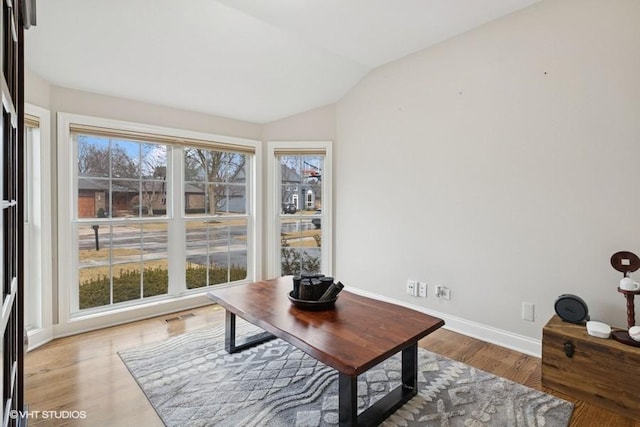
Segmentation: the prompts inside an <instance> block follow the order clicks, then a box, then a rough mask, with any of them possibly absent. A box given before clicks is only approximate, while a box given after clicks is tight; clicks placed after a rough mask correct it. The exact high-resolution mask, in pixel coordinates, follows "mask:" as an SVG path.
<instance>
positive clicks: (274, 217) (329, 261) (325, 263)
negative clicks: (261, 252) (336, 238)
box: [265, 141, 334, 277]
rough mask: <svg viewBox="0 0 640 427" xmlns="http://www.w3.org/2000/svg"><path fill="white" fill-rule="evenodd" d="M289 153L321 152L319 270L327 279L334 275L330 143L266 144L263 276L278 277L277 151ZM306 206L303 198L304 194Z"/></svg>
mask: <svg viewBox="0 0 640 427" xmlns="http://www.w3.org/2000/svg"><path fill="white" fill-rule="evenodd" d="M283 151H286V152H291V153H296V154H301V155H304V154H305V152H318V151H324V153H325V154H324V164H323V169H322V218H321V221H322V228H320V230H321V239H322V258H321V264H322V271H321V273H323V274H325V275H327V276H333V252H334V251H333V142H332V141H269V142H268V143H267V153H266V158H267V183H268V186H269V187H268V189H267V192H266V197H267V218H266V221H267V226H266V228H267V248H266V250H265V254H266V275H267V277H276V276H279V275H280V271H281V267H280V262H281V259H280V210H281V209H282V207H281V201H280V199H279V197H278V195H279V194H280V193H279V188H278V185H279V183H280V177H279V176H278V173H277V172H278V171H279V161H278V158H277V157H276V155H277V153H278V152H283ZM304 202H305V206H306V195H305V200H304Z"/></svg>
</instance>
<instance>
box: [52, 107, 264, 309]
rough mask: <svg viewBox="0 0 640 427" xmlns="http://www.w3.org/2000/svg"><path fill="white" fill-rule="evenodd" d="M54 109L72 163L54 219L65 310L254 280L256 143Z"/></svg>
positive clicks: (108, 305) (147, 299)
mask: <svg viewBox="0 0 640 427" xmlns="http://www.w3.org/2000/svg"><path fill="white" fill-rule="evenodd" d="M60 116H61V118H60V119H59V121H61V125H62V126H66V129H67V132H68V134H67V138H68V141H69V145H68V147H67V148H66V150H67V152H66V156H67V158H68V159H69V160H70V163H71V165H72V167H71V173H70V174H68V175H67V174H64V173H63V174H62V175H63V176H62V177H61V180H65V179H66V180H68V181H67V182H66V183H64V185H65V186H69V187H70V188H72V192H71V194H72V195H73V197H72V198H70V199H69V200H67V201H66V202H67V203H68V204H66V206H67V207H68V208H69V209H68V210H69V212H68V214H67V215H66V216H65V215H61V216H63V217H64V218H66V219H62V220H61V221H60V223H59V226H60V227H63V224H67V225H68V229H69V231H70V233H69V236H70V237H71V247H72V248H73V250H72V252H71V253H70V254H69V255H70V259H67V258H61V260H60V263H69V266H70V268H69V269H68V270H64V271H62V274H61V279H63V276H64V275H65V274H66V275H67V277H66V279H67V280H69V283H73V286H71V287H70V289H69V290H68V310H67V311H68V313H69V314H70V315H82V314H83V313H91V312H95V311H105V310H110V309H114V308H116V309H117V308H118V307H128V306H135V305H140V304H145V303H146V302H157V301H166V300H170V299H175V298H180V297H184V296H186V295H190V294H194V293H198V292H202V290H203V289H206V288H207V287H209V286H213V285H219V284H226V283H232V282H238V281H244V280H249V279H253V278H254V275H255V271H256V259H257V253H256V249H255V248H256V243H255V242H256V238H255V234H254V233H255V230H256V227H255V226H253V224H254V223H255V220H254V219H255V205H256V203H255V200H254V195H255V191H254V187H255V182H254V168H255V165H256V150H257V147H258V143H257V142H255V141H249V140H240V139H237V138H225V137H220V136H216V135H206V134H199V133H193V132H186V131H179V130H174V129H166V128H157V127H151V126H142V125H138V124H132V123H123V122H116V121H109V120H101V119H95V118H89V117H84V116H76V115H68V114H61V115H60ZM59 127H60V124H59ZM59 140H60V138H59ZM64 202H65V200H64V198H63V197H62V194H61V208H62V209H61V212H65V210H64V207H65V203H64ZM62 283H63V282H62V280H61V286H62Z"/></svg>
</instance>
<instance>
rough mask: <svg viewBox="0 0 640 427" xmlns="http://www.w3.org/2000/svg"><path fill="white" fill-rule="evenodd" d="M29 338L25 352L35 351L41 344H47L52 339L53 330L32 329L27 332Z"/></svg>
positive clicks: (49, 328)
mask: <svg viewBox="0 0 640 427" xmlns="http://www.w3.org/2000/svg"><path fill="white" fill-rule="evenodd" d="M27 334H28V336H29V347H28V350H27V351H31V350H35V349H36V348H38V347H40V346H41V345H43V344H46V343H48V342H49V341H51V340H52V339H53V328H52V327H51V326H50V327H48V328H40V329H33V330H31V331H29V332H27Z"/></svg>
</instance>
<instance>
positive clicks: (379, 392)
mask: <svg viewBox="0 0 640 427" xmlns="http://www.w3.org/2000/svg"><path fill="white" fill-rule="evenodd" d="M254 330H255V327H254V326H252V325H248V324H246V323H243V324H240V325H238V331H239V332H240V333H251V332H252V331H254ZM120 357H121V358H122V360H123V361H124V363H125V364H126V366H127V368H128V369H129V371H130V372H131V374H132V375H133V377H134V378H135V379H136V381H137V382H138V384H139V385H140V387H141V388H142V390H143V391H144V393H145V394H146V396H147V398H148V399H149V401H150V402H151V404H152V405H153V407H154V408H155V409H156V411H157V412H158V415H159V416H160V418H161V419H162V421H163V422H164V423H165V425H167V426H172V427H173V426H176V427H177V426H180V427H185V426H191V427H196V426H197V427H203V426H233V427H257V426H283V427H285V426H286V427H291V426H301V427H302V426H304V427H311V426H334V425H337V424H338V384H337V383H338V381H337V379H338V375H337V372H336V371H335V370H334V369H332V368H329V367H328V366H326V365H323V364H322V363H320V362H318V361H316V360H315V359H313V358H312V357H310V356H308V355H306V354H305V353H303V352H301V351H300V350H297V349H296V348H295V347H293V346H291V345H290V344H288V343H286V342H285V341H282V340H280V339H276V340H272V341H269V342H267V343H264V344H261V345H259V346H256V347H253V348H250V349H247V350H245V351H243V352H241V353H237V354H233V355H230V354H227V353H226V351H225V350H224V327H217V328H212V329H206V330H201V331H195V332H189V333H186V334H184V335H181V336H178V337H175V338H172V339H169V340H168V341H165V342H162V343H159V344H154V345H147V346H144V347H142V348H136V349H132V350H127V351H122V352H120ZM418 357H419V368H418V378H419V384H418V385H419V392H418V394H417V395H416V396H415V397H414V398H413V399H411V400H410V401H409V402H407V403H406V404H405V405H404V406H402V407H401V408H400V409H398V410H397V411H396V412H395V413H394V414H392V415H391V416H390V417H389V418H387V419H386V420H385V421H384V423H383V424H382V425H383V426H450V427H455V426H460V427H480V426H500V427H502V426H504V427H507V426H508V427H513V426H550V427H562V426H567V425H568V422H569V419H570V417H571V413H572V411H573V404H572V403H570V402H567V401H564V400H561V399H558V398H556V397H554V396H551V395H549V394H546V393H543V392H541V391H537V390H534V389H531V388H528V387H525V386H523V385H520V384H517V383H514V382H512V381H509V380H507V379H504V378H500V377H497V376H495V375H492V374H489V373H487V372H484V371H481V370H478V369H475V368H473V367H471V366H469V365H466V364H464V363H460V362H457V361H454V360H451V359H448V358H446V357H443V356H440V355H437V354H435V353H431V352H429V351H426V350H424V349H419V353H418ZM400 366H401V364H400V357H399V355H396V356H394V357H392V358H391V359H389V360H388V361H386V362H384V363H382V364H380V365H378V366H376V367H374V368H372V369H370V370H369V371H368V372H366V373H365V374H363V375H360V376H359V377H358V407H359V409H358V410H359V411H361V410H363V409H365V408H366V407H368V406H369V405H370V404H371V403H372V402H375V401H376V400H377V399H379V398H380V397H381V396H383V395H384V394H386V393H387V392H388V391H389V390H390V389H391V388H393V387H395V386H397V385H398V384H399V383H400Z"/></svg>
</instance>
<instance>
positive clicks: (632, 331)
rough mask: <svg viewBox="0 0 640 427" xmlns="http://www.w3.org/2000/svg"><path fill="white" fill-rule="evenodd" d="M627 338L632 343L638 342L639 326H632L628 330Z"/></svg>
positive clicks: (639, 337) (639, 336)
mask: <svg viewBox="0 0 640 427" xmlns="http://www.w3.org/2000/svg"><path fill="white" fill-rule="evenodd" d="M629 336H630V337H631V339H632V340H634V341H640V326H632V327H630V328H629Z"/></svg>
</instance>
